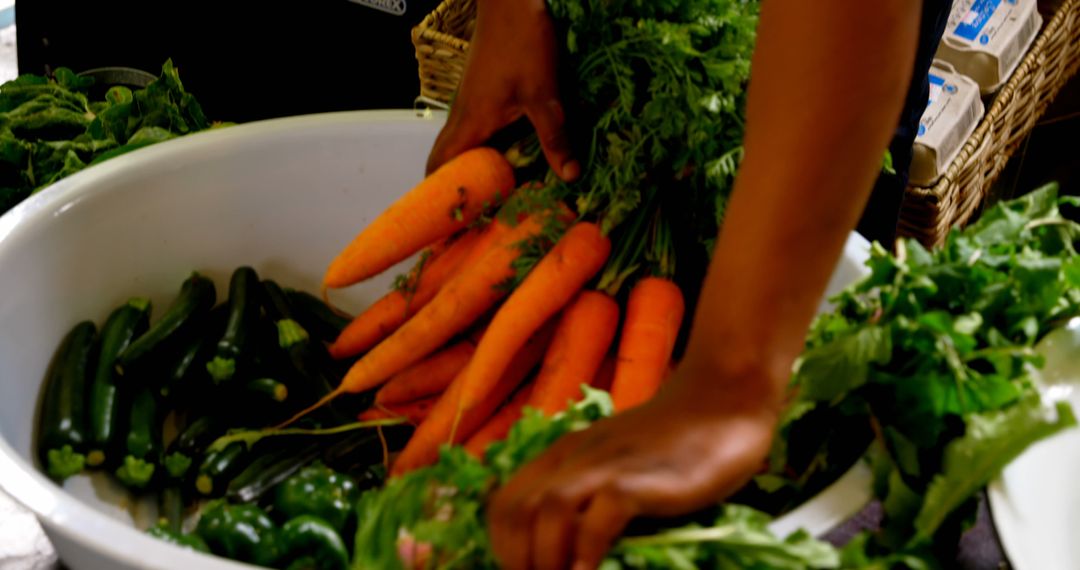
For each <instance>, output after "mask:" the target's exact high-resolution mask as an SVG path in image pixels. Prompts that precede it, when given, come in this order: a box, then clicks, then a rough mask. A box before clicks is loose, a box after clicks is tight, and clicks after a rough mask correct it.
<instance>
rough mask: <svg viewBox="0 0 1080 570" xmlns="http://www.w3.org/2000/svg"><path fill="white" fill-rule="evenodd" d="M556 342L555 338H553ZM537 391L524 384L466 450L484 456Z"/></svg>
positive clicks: (476, 435)
mask: <svg viewBox="0 0 1080 570" xmlns="http://www.w3.org/2000/svg"><path fill="white" fill-rule="evenodd" d="M552 342H554V339H553V340H552ZM535 392H536V389H535V384H531V385H527V386H523V387H522V388H521V389H520V390H518V391H517V393H516V394H514V397H513V398H511V399H510V401H509V402H507V404H506V405H505V406H503V407H502V409H500V410H499V411H498V413H496V414H495V415H494V416H491V419H490V420H488V422H487V423H486V424H484V427H482V428H480V429H479V430H477V432H476V433H474V434H473V435H472V437H470V438H469V440H468V441H467V442H465V451H467V452H469V454H470V455H472V456H473V457H478V458H483V457H484V452H485V451H487V448H488V446H489V445H491V444H492V443H495V442H496V441H500V440H502V439H503V438H505V437H506V434H508V433H510V428H512V427H514V424H515V423H517V421H518V420H520V419H521V414H522V412H523V411H524V410H525V406H526V405H527V404H528V402H529V398H530V397H532V394H534V393H535Z"/></svg>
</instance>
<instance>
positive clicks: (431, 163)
mask: <svg viewBox="0 0 1080 570" xmlns="http://www.w3.org/2000/svg"><path fill="white" fill-rule="evenodd" d="M477 4H478V8H477V10H478V11H477V22H476V33H475V34H474V35H473V38H472V41H471V43H470V47H469V54H468V60H467V61H466V64H465V73H464V76H463V77H462V81H461V86H460V89H459V90H458V94H457V98H456V100H455V101H454V105H453V107H452V108H451V110H450V116H449V117H448V118H447V122H446V125H445V126H444V127H443V129H442V131H441V132H440V133H439V136H438V138H436V139H435V145H434V147H433V148H432V150H431V154H430V155H429V156H428V163H427V171H428V173H431V172H432V171H434V170H435V169H436V168H438V167H439V166H440V165H442V164H443V163H444V162H446V161H448V160H450V159H451V158H453V157H455V156H457V155H458V154H460V153H462V152H464V151H466V150H468V149H470V148H473V147H476V146H479V145H481V144H484V142H485V141H486V140H487V139H488V138H489V137H491V135H492V134H494V133H495V132H496V131H498V130H499V129H501V128H503V127H505V126H507V125H509V124H510V123H513V122H514V121H516V120H518V119H520V118H521V117H522V116H526V117H528V119H529V121H530V122H531V123H532V125H533V128H535V129H536V132H537V135H538V136H539V139H540V144H541V147H542V148H543V150H544V155H545V156H546V157H547V161H548V163H549V164H550V165H551V168H552V170H554V171H555V173H556V174H558V175H559V176H560V177H561V178H563V179H564V180H573V179H574V178H577V176H578V175H579V174H580V170H581V168H580V165H579V164H578V163H577V162H576V161H575V160H573V159H572V157H571V155H570V147H569V144H568V142H567V140H566V134H565V132H564V130H563V123H564V120H565V117H564V113H563V107H562V103H561V102H560V99H559V90H558V81H557V79H556V75H555V60H556V49H555V32H554V29H553V25H552V22H551V17H550V15H548V12H547V6H546V5H545V2H544V1H543V0H480V1H479V2H478V3H477Z"/></svg>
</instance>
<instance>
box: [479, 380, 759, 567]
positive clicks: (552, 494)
mask: <svg viewBox="0 0 1080 570" xmlns="http://www.w3.org/2000/svg"><path fill="white" fill-rule="evenodd" d="M676 374H678V372H677V373H676ZM679 380H680V379H679V378H675V379H673V380H672V381H671V382H669V383H668V385H667V386H665V390H662V391H661V393H660V394H658V395H657V396H656V397H655V398H654V399H653V400H652V401H650V402H649V403H646V404H644V405H642V406H640V407H638V408H635V409H632V410H629V411H627V412H624V413H622V414H619V415H617V416H615V417H612V418H610V419H607V420H603V421H601V422H598V423H596V424H594V425H593V426H592V427H590V428H589V429H587V430H584V431H581V432H577V433H572V434H568V435H566V436H564V437H563V438H562V439H560V440H559V441H558V442H556V443H555V444H554V445H553V446H552V447H551V448H550V449H549V450H548V451H547V452H545V453H544V454H543V455H542V456H540V457H539V458H537V459H536V460H534V461H533V462H532V463H530V464H528V465H526V466H525V467H523V468H522V469H521V471H519V472H518V473H517V474H516V475H515V476H514V477H513V479H511V481H510V482H509V483H507V484H506V486H504V487H503V488H502V489H499V490H498V491H497V492H496V494H495V496H494V497H493V499H492V503H491V505H490V507H489V509H488V526H489V529H490V533H491V539H492V546H493V548H494V550H495V554H496V555H497V557H498V558H499V560H500V562H501V563H502V565H503V567H504V568H507V569H508V570H526V569H538V570H540V569H557V568H573V570H592V569H595V568H596V567H597V566H598V565H599V564H600V562H601V561H602V560H603V558H604V556H605V555H606V554H607V552H608V550H609V549H610V548H611V546H612V545H613V544H614V542H615V541H616V539H617V538H618V537H619V536H620V535H621V534H622V531H623V530H624V529H625V527H626V525H627V523H629V522H630V520H631V519H633V518H635V517H638V516H657V517H671V516H679V515H683V514H688V513H691V512H693V511H696V510H699V509H701V508H705V507H707V506H709V505H714V504H716V503H717V502H719V501H720V500H721V499H723V498H724V497H727V496H728V495H730V494H732V493H734V492H735V491H737V490H738V489H739V488H741V487H742V486H743V485H744V484H745V483H746V482H747V481H748V480H749V479H750V477H752V476H753V475H754V474H755V473H756V472H757V471H758V470H759V468H760V467H761V465H762V462H763V461H764V459H765V457H766V455H767V454H768V451H769V447H770V445H771V441H772V436H773V431H774V428H775V424H776V421H777V414H776V412H775V408H774V407H772V406H769V405H762V406H756V405H745V404H744V405H734V404H732V403H730V402H727V403H725V398H724V397H723V396H722V395H721V396H720V397H717V398H714V397H709V396H708V395H703V394H701V393H700V391H699V390H697V388H698V387H699V386H700V384H701V383H700V382H693V383H691V382H685V381H684V382H681V383H680V382H679ZM744 380H745V381H747V382H754V381H759V379H756V378H747V379H744ZM695 384H697V385H698V386H695ZM571 565H572V566H571Z"/></svg>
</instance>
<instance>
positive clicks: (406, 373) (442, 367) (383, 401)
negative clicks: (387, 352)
mask: <svg viewBox="0 0 1080 570" xmlns="http://www.w3.org/2000/svg"><path fill="white" fill-rule="evenodd" d="M475 351H476V345H475V344H473V343H472V342H470V341H468V340H463V341H460V342H456V343H454V344H452V345H450V346H448V347H446V348H444V349H442V350H441V351H439V352H436V353H435V354H433V355H431V356H430V357H428V358H427V359H426V360H421V361H420V362H417V363H416V364H414V365H412V366H410V367H408V368H406V369H405V370H402V371H401V372H398V373H397V374H395V375H394V377H393V378H391V379H390V381H389V382H387V383H386V384H384V385H383V387H382V388H380V389H379V391H378V392H376V393H375V403H376V404H379V405H383V406H388V405H393V404H399V403H402V402H411V401H413V400H417V399H419V398H423V397H426V396H430V395H432V394H437V393H439V392H441V391H443V390H445V389H446V387H447V386H449V385H450V383H451V382H453V381H454V378H455V377H456V376H457V375H458V373H459V372H461V370H462V369H463V368H465V365H466V364H468V363H469V359H470V358H472V355H473V352H475Z"/></svg>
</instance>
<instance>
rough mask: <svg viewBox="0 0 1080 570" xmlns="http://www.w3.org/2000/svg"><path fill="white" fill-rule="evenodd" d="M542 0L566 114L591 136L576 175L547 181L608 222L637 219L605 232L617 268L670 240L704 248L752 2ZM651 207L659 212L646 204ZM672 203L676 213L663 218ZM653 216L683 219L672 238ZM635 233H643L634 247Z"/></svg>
mask: <svg viewBox="0 0 1080 570" xmlns="http://www.w3.org/2000/svg"><path fill="white" fill-rule="evenodd" d="M549 6H550V9H551V13H552V16H553V18H554V20H555V22H556V25H557V28H558V29H559V31H560V37H562V38H564V40H565V42H564V43H565V46H564V47H565V50H564V51H565V54H564V62H563V67H564V68H565V69H567V70H569V71H568V73H569V74H570V75H571V77H569V78H568V84H570V85H571V86H572V92H573V93H574V105H573V111H572V114H573V121H572V123H573V124H574V125H577V126H579V127H580V128H581V130H582V131H581V137H580V139H581V140H583V141H587V144H588V146H587V148H584V149H582V152H583V153H584V154H585V157H586V160H585V162H584V164H585V169H584V172H583V175H582V177H581V178H580V180H579V181H577V182H576V183H574V184H571V185H569V186H568V187H566V186H562V185H561V184H558V183H554V184H552V183H551V180H550V178H549V179H548V183H549V185H551V186H555V188H554V189H553V190H552V191H553V193H555V194H557V195H558V196H559V197H560V198H565V199H566V201H567V202H568V203H571V204H573V205H575V206H576V209H577V213H578V214H579V215H582V216H587V217H593V218H596V219H598V220H599V221H600V223H601V226H602V229H603V230H604V231H605V232H612V231H615V230H616V229H618V228H620V226H623V223H624V222H630V223H628V224H626V225H627V226H630V228H634V227H638V228H641V229H640V230H639V231H637V232H636V233H634V232H633V231H632V230H631V229H630V228H626V229H623V231H624V233H627V235H625V236H616V237H615V238H614V239H615V242H616V243H623V244H629V245H628V247H630V248H631V249H630V250H629V251H628V252H624V255H621V256H615V257H616V258H617V259H618V264H619V265H620V267H618V268H612V269H613V270H614V271H616V272H622V271H623V270H625V269H626V268H627V267H635V268H637V267H641V268H642V269H643V270H644V269H648V268H649V267H650V259H654V258H655V259H661V258H662V259H668V258H670V257H672V256H673V255H674V253H675V252H676V251H678V253H680V254H683V252H684V251H687V252H690V253H689V254H692V255H697V256H705V255H707V248H705V247H702V245H703V244H708V243H709V242H711V240H713V239H714V238H715V236H716V231H717V228H718V222H719V219H720V218H721V217H722V215H723V205H724V203H725V201H726V198H727V194H728V191H729V189H730V185H731V181H732V179H733V177H734V174H735V171H736V169H737V167H738V162H739V160H740V159H741V153H742V146H741V145H742V135H743V123H744V107H745V98H746V85H747V81H748V79H749V74H750V57H751V54H752V52H753V48H754V41H755V32H756V27H757V13H758V3H757V2H756V1H744V0H668V1H660V2H647V1H644V0H549ZM658 208H662V211H663V212H665V215H664V216H660V217H656V216H653V215H652V212H653V211H654V210H657V209H658ZM669 212H670V213H672V215H673V216H677V217H673V218H671V219H668V218H667V217H666V215H667V213H669ZM635 218H643V219H644V220H646V221H645V222H644V223H639V222H637V221H634V220H635ZM655 224H667V225H671V226H675V227H688V228H691V230H690V231H689V232H687V236H686V237H685V239H683V240H682V241H680V242H678V243H675V242H670V241H669V242H664V243H655V242H654V241H653V240H651V239H650V238H649V236H650V235H653V234H659V235H664V231H663V230H662V229H661V230H660V231H657V230H655V229H653V228H652V226H653V225H655ZM642 242H645V243H647V244H648V245H647V246H646V247H642V248H638V247H637V245H638V244H639V243H642ZM658 248H668V249H670V250H669V251H660V252H658V251H655V250H656V249H658ZM639 250H640V251H639ZM646 254H648V255H649V256H650V259H646V258H645V255H646ZM684 255H686V254H684ZM672 263H673V262H672Z"/></svg>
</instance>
